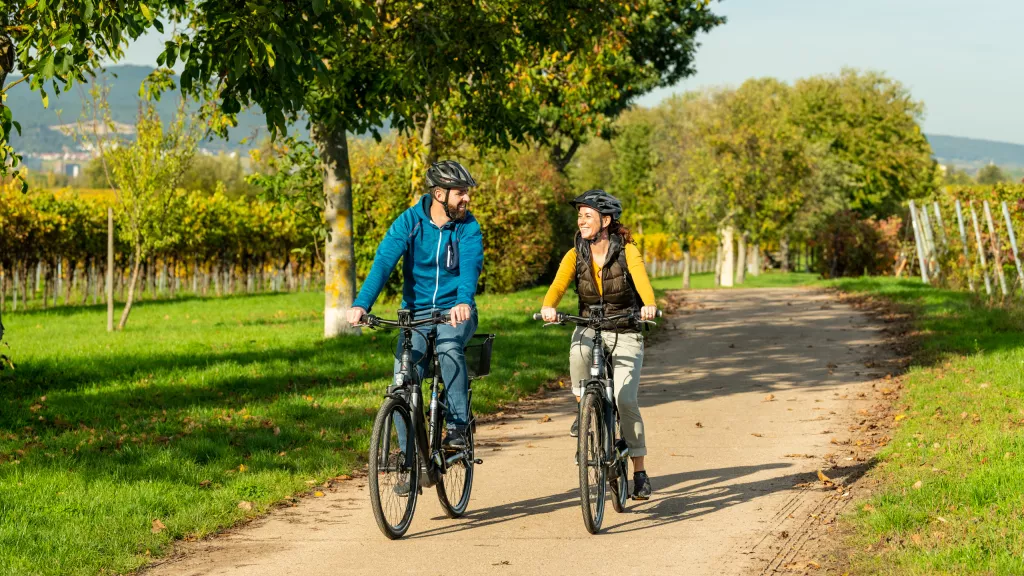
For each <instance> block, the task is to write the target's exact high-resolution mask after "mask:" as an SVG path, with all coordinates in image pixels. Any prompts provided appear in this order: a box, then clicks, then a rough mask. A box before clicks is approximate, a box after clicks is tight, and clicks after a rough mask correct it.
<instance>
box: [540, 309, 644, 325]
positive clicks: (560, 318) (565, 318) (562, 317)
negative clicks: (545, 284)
mask: <svg viewBox="0 0 1024 576" xmlns="http://www.w3.org/2000/svg"><path fill="white" fill-rule="evenodd" d="M661 316H662V314H661V310H658V312H657V313H656V314H655V318H661ZM625 318H633V319H634V320H636V321H637V322H650V320H641V319H640V313H639V312H627V313H626V314H616V315H614V316H605V317H604V318H601V321H602V322H613V321H615V320H623V319H625ZM533 319H534V320H543V319H544V317H543V316H542V315H540V314H534V315H533ZM592 321H593V319H592V318H590V317H586V316H573V315H572V314H565V313H563V312H558V314H557V316H556V320H555V322H554V323H555V324H565V323H566V322H574V323H576V324H586V325H589V324H590V323H591V322H592Z"/></svg>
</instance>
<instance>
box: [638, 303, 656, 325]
mask: <svg viewBox="0 0 1024 576" xmlns="http://www.w3.org/2000/svg"><path fill="white" fill-rule="evenodd" d="M657 316H658V307H657V306H644V307H643V308H640V319H641V320H643V321H644V322H646V321H648V320H654V319H655V318H657Z"/></svg>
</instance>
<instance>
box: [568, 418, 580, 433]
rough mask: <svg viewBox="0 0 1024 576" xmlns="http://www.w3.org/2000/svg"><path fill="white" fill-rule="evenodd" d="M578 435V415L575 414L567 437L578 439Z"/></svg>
mask: <svg viewBox="0 0 1024 576" xmlns="http://www.w3.org/2000/svg"><path fill="white" fill-rule="evenodd" d="M579 435H580V413H579V412H577V413H576V419H575V420H573V421H572V426H571V427H569V436H572V437H573V438H578V437H579Z"/></svg>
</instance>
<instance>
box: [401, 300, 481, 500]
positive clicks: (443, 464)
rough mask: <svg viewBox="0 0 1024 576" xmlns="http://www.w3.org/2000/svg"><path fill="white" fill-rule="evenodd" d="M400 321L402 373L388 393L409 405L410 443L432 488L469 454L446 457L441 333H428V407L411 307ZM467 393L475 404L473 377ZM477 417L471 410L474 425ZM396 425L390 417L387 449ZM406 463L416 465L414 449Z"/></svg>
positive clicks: (427, 484) (471, 423)
mask: <svg viewBox="0 0 1024 576" xmlns="http://www.w3.org/2000/svg"><path fill="white" fill-rule="evenodd" d="M435 318H436V316H435ZM398 324H399V328H400V329H401V330H402V334H403V336H404V337H403V342H402V352H401V355H400V356H399V369H398V373H397V374H395V381H394V383H393V384H392V385H391V386H389V387H388V389H387V392H386V393H385V396H389V397H391V398H395V399H397V400H400V401H401V402H403V403H404V404H405V405H406V407H407V408H408V409H409V414H410V417H411V418H412V426H411V428H410V429H409V430H406V433H407V434H408V437H407V438H406V446H407V447H408V446H409V442H415V445H416V450H417V452H418V453H419V456H420V460H421V461H422V462H423V463H424V465H425V467H426V472H427V477H426V481H425V482H424V486H426V487H428V488H429V487H430V486H433V485H434V484H436V483H437V482H438V480H439V479H440V476H441V475H443V474H444V473H445V472H447V470H448V467H449V466H451V465H452V464H454V463H455V462H458V461H459V460H460V459H461V458H464V457H465V451H459V452H457V453H455V454H452V455H449V456H447V457H446V456H445V454H444V453H443V451H442V449H441V412H442V410H443V408H442V405H441V403H440V402H438V399H439V395H440V391H441V388H442V386H443V385H444V377H443V376H442V374H441V362H440V358H439V357H438V355H437V350H436V343H437V334H436V333H435V332H434V331H431V332H430V333H428V334H427V351H428V352H430V362H431V368H432V369H433V374H432V380H431V385H430V402H429V404H428V405H427V406H426V407H424V404H423V387H422V383H421V382H420V379H419V373H418V372H417V371H416V366H415V363H414V362H413V360H412V352H413V345H412V336H413V332H414V330H413V325H414V321H413V320H412V313H411V312H410V311H408V310H399V311H398ZM421 361H422V360H421ZM467 397H468V400H469V403H470V406H472V402H473V382H472V379H470V381H469V386H468V390H467ZM474 420H475V418H473V417H472V414H470V425H474V424H475V422H474ZM392 425H393V423H392V422H391V421H388V422H387V423H386V425H385V429H384V430H385V438H388V439H389V440H386V441H385V451H387V450H389V449H390V446H389V445H388V443H389V442H390V433H391V426H392ZM404 465H405V466H406V467H407V468H411V467H413V466H415V465H416V462H415V457H414V454H413V451H411V450H406V454H405V463H404Z"/></svg>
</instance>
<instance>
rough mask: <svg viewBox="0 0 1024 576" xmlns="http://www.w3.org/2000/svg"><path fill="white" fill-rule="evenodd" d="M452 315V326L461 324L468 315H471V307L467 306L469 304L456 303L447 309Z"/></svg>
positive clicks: (467, 318)
mask: <svg viewBox="0 0 1024 576" xmlns="http://www.w3.org/2000/svg"><path fill="white" fill-rule="evenodd" d="M449 314H450V315H451V317H452V326H456V325H458V324H462V323H463V322H465V321H467V320H469V317H470V316H472V315H473V309H472V308H470V307H469V304H458V305H456V306H455V307H454V308H452V309H451V310H450V311H449Z"/></svg>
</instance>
